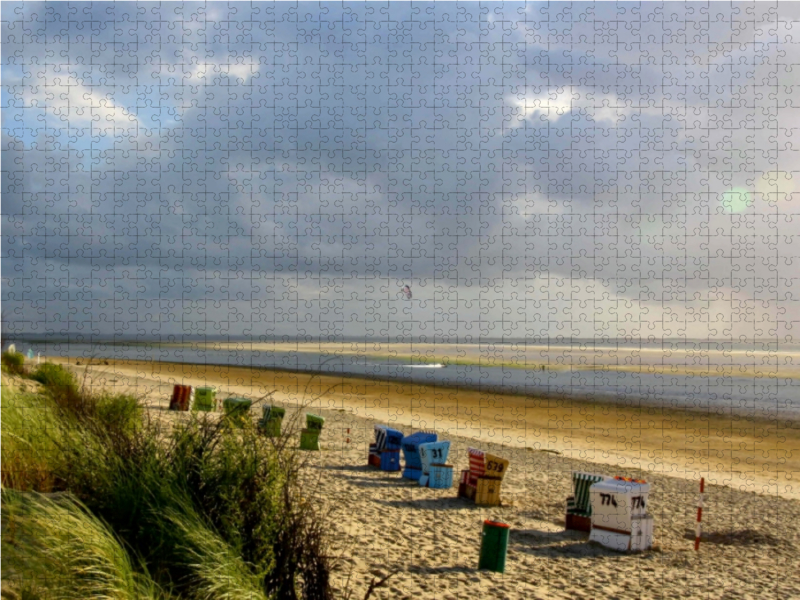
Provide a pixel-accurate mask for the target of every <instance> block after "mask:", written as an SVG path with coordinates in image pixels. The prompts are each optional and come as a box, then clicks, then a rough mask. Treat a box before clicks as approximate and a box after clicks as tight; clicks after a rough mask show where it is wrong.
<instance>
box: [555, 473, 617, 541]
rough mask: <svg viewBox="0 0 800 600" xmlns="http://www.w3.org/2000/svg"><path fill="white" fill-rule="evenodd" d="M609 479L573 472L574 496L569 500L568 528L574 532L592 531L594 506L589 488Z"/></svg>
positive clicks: (603, 476)
mask: <svg viewBox="0 0 800 600" xmlns="http://www.w3.org/2000/svg"><path fill="white" fill-rule="evenodd" d="M606 479H608V478H607V477H606V476H605V475H597V474H596V473H581V472H579V471H573V472H572V490H573V494H574V495H572V496H570V497H569V498H567V515H566V519H565V520H566V528H567V529H568V530H572V531H585V532H587V533H588V532H590V531H591V530H592V504H591V494H590V493H589V488H591V487H592V486H593V485H594V484H595V483H599V482H601V481H605V480H606Z"/></svg>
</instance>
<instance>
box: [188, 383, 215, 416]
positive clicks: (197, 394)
mask: <svg viewBox="0 0 800 600" xmlns="http://www.w3.org/2000/svg"><path fill="white" fill-rule="evenodd" d="M192 410H203V411H206V412H210V411H215V410H217V390H216V389H215V388H213V387H199V388H197V389H195V391H194V402H192Z"/></svg>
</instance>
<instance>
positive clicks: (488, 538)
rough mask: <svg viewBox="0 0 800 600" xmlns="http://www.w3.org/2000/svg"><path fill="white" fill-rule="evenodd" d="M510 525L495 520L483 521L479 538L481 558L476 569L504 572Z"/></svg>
mask: <svg viewBox="0 0 800 600" xmlns="http://www.w3.org/2000/svg"><path fill="white" fill-rule="evenodd" d="M510 527H511V526H510V525H506V524H505V523H498V522H497V521H484V522H483V534H482V539H481V558H480V561H479V562H478V569H489V570H490V571H494V572H495V573H505V572H506V554H507V553H508V532H509V530H510Z"/></svg>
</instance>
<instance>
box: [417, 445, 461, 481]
mask: <svg viewBox="0 0 800 600" xmlns="http://www.w3.org/2000/svg"><path fill="white" fill-rule="evenodd" d="M449 452H450V442H449V441H447V440H440V441H438V442H428V443H427V444H420V445H419V458H420V462H421V463H422V475H420V478H419V484H420V485H421V486H422V487H444V485H445V482H446V476H445V475H438V476H437V480H436V483H435V484H434V482H432V481H431V469H432V468H433V467H434V466H436V467H450V485H448V486H447V487H450V486H451V485H452V484H453V472H452V470H453V467H452V465H448V464H446V463H447V455H448V453H449Z"/></svg>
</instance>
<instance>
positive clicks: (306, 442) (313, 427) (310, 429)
mask: <svg viewBox="0 0 800 600" xmlns="http://www.w3.org/2000/svg"><path fill="white" fill-rule="evenodd" d="M324 424H325V419H324V418H323V417H320V416H318V415H312V414H310V413H307V414H306V428H305V429H303V431H301V432H300V449H301V450H319V449H320V445H319V435H320V433H322V426H323V425H324Z"/></svg>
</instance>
